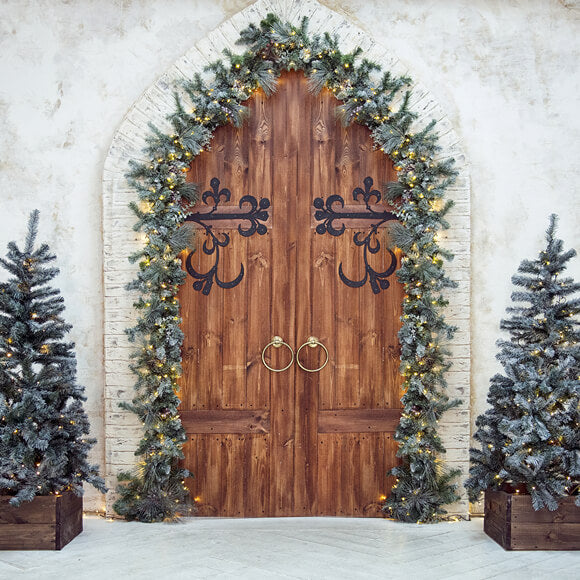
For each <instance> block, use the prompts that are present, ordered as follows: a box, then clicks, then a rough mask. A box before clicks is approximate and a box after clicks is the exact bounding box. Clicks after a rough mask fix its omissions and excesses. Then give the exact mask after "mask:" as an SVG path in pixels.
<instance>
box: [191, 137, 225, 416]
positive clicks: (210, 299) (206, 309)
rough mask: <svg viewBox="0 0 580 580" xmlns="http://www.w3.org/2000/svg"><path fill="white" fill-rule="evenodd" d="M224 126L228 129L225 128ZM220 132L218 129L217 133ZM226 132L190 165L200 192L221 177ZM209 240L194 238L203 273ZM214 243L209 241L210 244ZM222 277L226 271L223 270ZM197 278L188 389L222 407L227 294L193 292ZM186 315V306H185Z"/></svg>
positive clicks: (200, 402)
mask: <svg viewBox="0 0 580 580" xmlns="http://www.w3.org/2000/svg"><path fill="white" fill-rule="evenodd" d="M224 129H225V128H224ZM216 133H217V132H216ZM221 135H223V133H220V134H216V136H215V138H216V143H215V147H214V150H213V151H212V152H211V153H210V152H208V151H205V152H202V153H201V154H200V155H199V156H198V157H197V158H196V160H195V162H194V163H192V165H191V170H190V172H189V173H188V176H187V179H188V181H192V182H194V183H197V184H198V186H199V190H200V201H199V202H198V205H203V204H202V202H201V194H202V193H203V192H204V191H206V190H208V189H210V180H211V178H212V177H215V176H219V175H220V174H221V172H222V170H223V165H224V159H223V157H224V148H223V146H222V145H221V144H220V138H221ZM206 240H208V236H207V235H206V234H205V233H203V234H201V235H197V236H196V238H195V245H196V248H197V249H196V252H195V253H194V254H193V256H192V265H193V267H194V268H195V269H196V271H198V272H200V273H205V272H207V271H208V270H209V269H210V268H211V267H212V266H213V265H214V262H215V255H209V256H208V255H206V254H205V253H204V252H203V249H202V245H203V243H204V241H206ZM210 243H211V242H209V241H208V244H210ZM220 275H221V276H223V270H222V271H220ZM193 282H194V280H193V279H192V278H191V277H188V279H187V280H186V282H185V284H186V285H188V289H187V293H188V298H189V300H188V304H187V305H188V306H189V307H190V308H191V307H192V308H194V312H195V315H194V316H195V318H194V320H192V321H191V322H192V326H190V327H189V328H188V329H187V334H188V335H189V334H192V335H193V336H192V339H193V341H194V344H195V347H194V348H195V349H196V351H197V352H196V357H195V363H194V364H195V366H194V367H193V368H188V369H187V370H188V373H187V378H186V384H187V389H188V390H190V389H192V390H195V391H196V399H197V401H196V404H197V408H198V409H219V408H220V407H221V394H222V384H223V356H222V355H223V350H222V346H223V344H222V340H223V305H224V294H223V292H221V291H220V289H219V288H218V287H217V286H216V285H215V284H214V286H213V287H212V289H211V291H210V292H209V294H208V295H207V296H206V295H204V294H203V293H202V292H199V291H194V290H193V289H192V284H193ZM182 315H183V306H182Z"/></svg>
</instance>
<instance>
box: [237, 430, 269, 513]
mask: <svg viewBox="0 0 580 580" xmlns="http://www.w3.org/2000/svg"><path fill="white" fill-rule="evenodd" d="M269 443H270V439H269V437H266V436H264V435H254V436H248V437H246V438H245V453H244V466H245V472H246V477H244V489H243V501H244V516H245V517H248V518H258V517H264V516H267V515H268V508H269V502H270V461H269V457H270V453H269V446H270V445H269Z"/></svg>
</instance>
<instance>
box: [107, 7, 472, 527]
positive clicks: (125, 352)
mask: <svg viewBox="0 0 580 580" xmlns="http://www.w3.org/2000/svg"><path fill="white" fill-rule="evenodd" d="M270 12H273V13H275V14H277V15H278V16H279V17H280V18H281V19H282V20H283V21H289V22H293V23H295V24H299V23H300V21H301V19H302V18H303V17H304V16H308V18H309V20H310V22H309V31H310V32H311V34H323V33H324V32H329V33H331V34H336V35H337V36H338V38H339V41H340V45H341V49H342V50H344V51H350V50H353V49H354V48H355V47H357V46H360V47H361V48H362V49H363V51H364V56H365V57H366V58H368V59H369V60H372V61H375V62H377V63H379V64H380V65H381V66H382V68H383V70H389V71H391V72H392V73H393V74H394V75H406V74H408V69H407V67H406V66H405V65H404V64H403V63H401V62H400V61H399V60H398V59H397V58H396V57H395V56H394V55H393V54H392V53H391V52H390V51H389V50H388V48H386V47H384V46H382V45H381V44H380V43H379V41H377V40H376V39H374V38H373V37H372V34H371V33H370V32H369V31H367V30H363V29H361V28H359V27H358V26H357V25H355V24H354V23H353V22H351V21H349V20H347V19H345V18H344V17H343V16H341V15H339V14H337V13H336V12H333V11H331V10H330V9H328V8H326V7H325V6H322V5H321V4H319V3H318V2H317V1H316V0H258V1H257V2H256V3H255V4H253V5H251V6H249V7H248V8H246V9H244V10H242V11H241V12H239V13H238V14H236V15H235V16H233V17H232V18H230V19H229V20H227V21H226V22H224V23H223V24H222V25H221V26H219V27H218V28H217V29H216V30H214V31H213V32H211V33H210V34H208V35H207V36H206V37H205V38H203V39H202V40H201V41H199V42H198V43H197V44H196V45H195V46H194V47H193V48H192V49H191V50H189V51H188V52H187V53H186V54H185V55H184V56H182V57H181V58H180V59H178V60H177V61H176V62H175V63H174V65H173V66H172V67H171V68H170V69H169V70H168V71H167V72H166V73H165V74H164V75H163V76H162V77H160V78H159V79H158V80H157V81H156V82H155V83H154V84H153V85H152V86H151V87H149V88H148V89H147V90H146V91H145V93H144V94H143V95H142V96H141V97H140V98H139V99H138V100H137V101H136V102H135V103H134V104H133V106H132V107H131V109H130V110H129V112H128V113H127V115H126V116H125V118H124V119H123V121H122V123H121V125H120V127H119V129H118V130H117V132H116V133H115V136H114V138H113V141H112V143H111V147H110V149H109V152H108V154H107V157H106V160H105V164H104V170H103V233H104V321H105V322H104V342H105V353H104V357H105V386H104V389H105V390H104V400H105V470H104V471H105V478H106V483H107V486H108V487H109V489H111V490H114V489H115V487H116V484H117V475H118V474H119V473H120V472H122V471H127V470H130V469H131V468H132V467H133V466H134V465H135V464H136V458H135V455H134V450H135V449H136V447H137V444H138V442H139V440H140V439H141V436H142V428H141V424H140V423H139V421H138V419H137V417H136V415H134V414H133V413H129V412H126V411H123V410H122V409H120V408H119V403H120V402H122V401H127V402H130V401H131V399H132V398H133V395H134V390H133V385H134V383H135V377H134V375H133V374H132V372H131V370H130V369H129V361H130V354H131V352H132V351H133V349H134V346H133V345H131V344H130V343H129V342H128V340H127V337H126V335H125V332H124V329H125V328H127V327H130V326H133V325H134V324H135V314H134V310H133V302H134V299H135V296H133V295H131V294H130V293H129V292H127V291H126V290H125V285H126V284H127V283H128V282H130V281H131V280H133V279H134V278H135V276H136V267H135V266H134V265H132V264H130V263H129V261H128V260H127V256H128V255H129V254H130V253H132V252H134V251H137V250H138V249H139V248H140V247H141V245H142V242H143V240H142V236H141V234H139V233H136V232H135V231H134V230H133V225H134V222H135V216H134V214H133V212H132V211H131V210H130V209H129V207H128V204H129V202H130V201H131V200H133V199H136V193H135V191H134V190H133V189H132V188H131V187H130V186H129V184H128V183H127V180H126V178H125V174H126V172H127V170H128V168H129V165H128V164H129V160H131V159H133V160H137V161H147V160H146V159H145V158H144V154H143V149H144V147H145V145H146V139H147V137H148V136H149V134H150V124H153V125H155V126H156V127H158V128H159V129H161V130H163V131H165V132H171V130H172V127H171V125H170V124H169V122H168V121H167V116H168V115H169V114H170V113H172V112H173V111H174V109H175V101H174V97H173V93H174V84H175V82H176V81H180V80H183V79H189V78H191V77H192V76H193V75H194V74H195V73H202V72H203V68H204V67H205V66H206V65H207V64H209V63H210V62H212V61H215V60H217V59H219V58H221V57H222V56H223V50H224V49H225V48H229V49H230V50H232V51H234V52H239V51H240V47H238V46H236V45H235V41H236V40H237V39H238V38H239V36H240V32H241V30H243V29H244V28H246V27H247V26H248V25H249V24H250V23H258V22H260V21H261V20H262V19H263V18H265V17H266V15H267V14H268V13H270ZM410 76H411V77H412V75H410ZM411 89H412V98H411V101H410V109H411V110H413V111H414V112H415V113H417V115H418V118H417V120H416V121H415V123H414V125H413V128H414V130H415V131H417V130H418V129H419V128H421V127H423V126H425V125H426V124H427V123H429V122H430V121H431V120H432V119H435V120H436V121H437V130H438V134H439V145H440V146H441V157H442V158H448V157H453V158H454V159H455V161H456V165H455V169H456V170H457V172H458V176H457V180H456V182H455V184H454V185H453V186H451V187H449V188H447V190H446V197H447V199H452V200H453V201H454V202H455V206H454V207H453V208H452V210H451V211H450V212H449V214H448V215H447V219H448V221H449V223H450V228H449V229H448V230H445V231H443V232H442V233H441V234H440V238H441V240H442V241H441V245H442V246H444V247H445V248H447V249H449V250H450V251H452V252H453V253H454V254H455V259H454V260H453V261H452V262H450V263H449V264H447V266H446V272H447V274H448V276H449V277H450V278H451V279H452V280H455V281H456V282H457V283H458V285H459V286H458V288H456V289H454V290H453V296H452V300H451V304H450V306H449V307H448V308H447V309H446V311H445V316H446V320H447V321H448V322H449V323H450V324H453V325H455V326H456V327H457V333H456V335H455V337H454V339H453V340H452V341H451V343H450V344H449V349H450V351H451V353H452V360H453V363H454V364H453V367H452V369H451V371H450V372H449V373H448V375H447V378H448V383H449V388H448V393H449V395H450V396H451V397H458V398H460V399H462V401H463V404H462V405H461V406H460V407H458V408H457V409H454V410H451V411H448V412H447V413H446V414H445V415H444V417H443V419H442V421H441V429H440V435H441V438H442V442H443V444H444V445H445V447H446V449H447V456H446V460H447V463H448V465H449V466H450V467H458V468H459V469H461V471H462V472H463V474H464V475H466V474H467V470H468V460H469V439H470V421H469V399H470V343H471V340H470V259H471V253H470V241H471V233H470V182H469V170H468V165H467V162H466V159H465V155H464V153H463V151H462V148H461V145H460V143H459V139H458V136H457V134H456V133H455V131H454V130H453V127H452V126H451V123H450V121H449V119H448V118H447V116H446V115H445V114H444V112H443V111H442V109H441V107H440V106H439V105H438V103H437V101H436V99H434V98H433V96H432V95H431V94H430V93H429V91H428V90H427V89H426V88H424V87H423V86H422V85H421V84H420V83H413V85H412V87H411ZM461 491H462V492H463V489H461ZM114 500H115V493H114V491H110V492H109V494H108V497H107V512H108V513H110V514H112V513H113V509H112V505H113V502H114ZM447 509H448V512H449V513H451V514H457V515H461V516H466V515H467V514H468V502H467V499H466V497H465V494H464V493H462V497H461V500H460V501H459V502H457V503H456V504H454V505H452V506H448V508H447Z"/></svg>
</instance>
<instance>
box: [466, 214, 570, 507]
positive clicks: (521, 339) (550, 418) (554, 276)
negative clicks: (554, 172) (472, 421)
mask: <svg viewBox="0 0 580 580" xmlns="http://www.w3.org/2000/svg"><path fill="white" fill-rule="evenodd" d="M556 221H557V218H556V216H555V215H552V216H551V217H550V226H549V228H548V230H547V232H546V240H547V246H546V248H545V250H543V251H542V252H540V255H539V257H538V258H537V259H536V260H533V261H532V260H524V261H523V262H522V263H521V264H520V266H519V268H518V272H517V274H515V275H514V276H513V277H512V282H513V283H514V285H515V286H517V287H518V289H517V290H516V291H515V292H513V294H512V296H511V297H512V300H513V301H514V302H516V303H518V305H517V306H512V307H509V308H508V309H507V313H508V314H509V315H510V317H509V318H506V319H504V320H502V321H501V324H500V328H501V329H502V330H507V331H508V332H509V334H510V340H499V341H498V343H497V344H498V347H499V353H498V354H497V359H498V360H499V361H500V362H501V364H502V366H503V369H504V374H496V375H495V376H494V377H493V378H492V379H491V385H490V390H489V394H488V398H487V401H488V403H489V405H490V408H489V409H488V410H487V411H486V412H485V413H484V414H482V415H480V416H479V417H478V418H477V421H476V425H477V431H476V433H475V435H474V438H475V439H476V440H477V441H478V442H479V443H480V445H481V449H471V468H470V477H469V479H468V480H467V481H466V483H465V486H466V488H467V491H468V495H469V497H470V499H471V500H472V501H476V500H477V499H478V497H479V494H480V493H481V492H482V491H484V490H486V489H489V490H498V489H505V490H507V491H514V492H517V493H528V494H530V496H531V499H532V505H533V507H534V509H536V510H537V509H541V508H543V507H547V508H548V509H550V510H555V509H557V507H558V504H559V501H560V500H561V499H562V498H563V497H566V496H568V495H570V494H577V493H578V486H579V484H580V416H579V412H580V410H579V405H580V330H579V323H580V321H579V320H578V313H579V312H580V297H579V296H578V294H577V292H578V291H579V290H580V283H576V282H574V281H573V280H572V279H571V278H569V277H568V278H565V277H562V272H563V271H564V270H565V269H566V265H567V262H568V261H569V260H570V259H571V258H572V257H573V256H575V255H576V252H575V250H567V251H564V250H563V242H562V240H558V239H556V238H555V237H554V234H555V230H556ZM576 504H577V505H580V496H578V498H577V500H576Z"/></svg>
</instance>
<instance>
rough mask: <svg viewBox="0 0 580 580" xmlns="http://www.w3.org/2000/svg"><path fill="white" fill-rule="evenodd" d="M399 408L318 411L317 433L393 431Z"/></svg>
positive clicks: (399, 412)
mask: <svg viewBox="0 0 580 580" xmlns="http://www.w3.org/2000/svg"><path fill="white" fill-rule="evenodd" d="M401 411H402V410H401V409H337V410H323V411H320V412H319V413H318V432H319V433H377V432H389V433H394V432H395V430H396V429H397V425H398V424H399V420H400V418H401Z"/></svg>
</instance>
